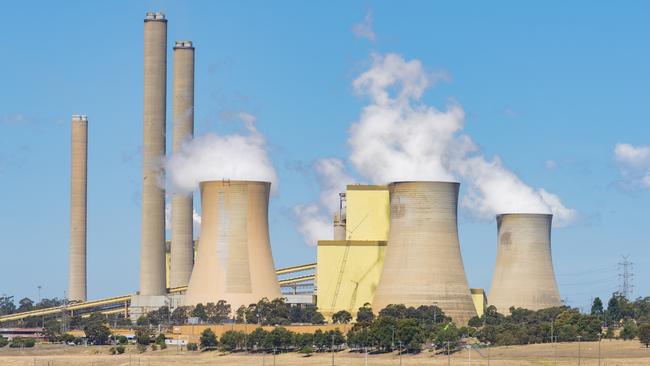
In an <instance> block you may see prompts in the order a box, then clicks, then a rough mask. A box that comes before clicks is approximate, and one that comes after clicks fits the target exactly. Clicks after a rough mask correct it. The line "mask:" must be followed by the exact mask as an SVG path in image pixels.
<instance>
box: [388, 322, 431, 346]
mask: <svg viewBox="0 0 650 366" xmlns="http://www.w3.org/2000/svg"><path fill="white" fill-rule="evenodd" d="M395 336H396V337H397V340H398V341H399V342H401V344H402V346H403V347H404V348H402V349H403V350H406V352H409V353H412V352H420V350H421V349H422V344H423V343H424V334H423V331H422V328H421V327H420V326H419V325H418V322H417V320H416V319H400V320H398V321H397V334H396V335H395Z"/></svg>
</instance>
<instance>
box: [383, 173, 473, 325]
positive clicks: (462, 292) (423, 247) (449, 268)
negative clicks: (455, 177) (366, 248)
mask: <svg viewBox="0 0 650 366" xmlns="http://www.w3.org/2000/svg"><path fill="white" fill-rule="evenodd" d="M459 186H460V184H459V183H448V182H397V183H391V184H389V185H388V190H389V193H390V232H389V235H388V248H387V249H386V259H385V262H384V269H383V272H382V274H381V278H380V280H379V284H378V285H377V291H376V292H375V297H374V300H373V303H372V307H373V309H374V310H375V311H379V310H381V309H383V308H385V307H386V306H387V305H389V304H404V305H406V306H414V307H417V306H420V305H436V306H438V307H440V308H441V309H442V310H443V311H444V312H445V314H446V315H447V316H451V317H452V318H453V320H454V322H455V323H456V324H467V322H468V321H469V319H470V318H471V317H473V316H475V315H476V309H475V308H474V303H473V302H472V296H471V294H470V290H469V286H468V285H467V278H466V277H465V269H464V268H463V260H462V257H461V254H460V243H459V240H458V226H457V218H456V215H457V205H458V189H459Z"/></svg>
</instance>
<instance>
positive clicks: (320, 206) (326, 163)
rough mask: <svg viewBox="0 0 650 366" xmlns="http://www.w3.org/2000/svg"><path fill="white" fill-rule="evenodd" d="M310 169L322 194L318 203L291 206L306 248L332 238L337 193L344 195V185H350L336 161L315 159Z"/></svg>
mask: <svg viewBox="0 0 650 366" xmlns="http://www.w3.org/2000/svg"><path fill="white" fill-rule="evenodd" d="M313 168H314V171H315V172H316V179H317V181H318V186H319V188H320V192H321V193H320V201H319V202H318V203H315V202H312V203H309V204H307V205H298V206H294V207H293V214H294V216H295V218H296V220H297V222H298V231H299V232H300V234H301V235H302V236H303V238H304V240H305V243H307V244H309V245H316V243H317V242H318V240H331V239H332V238H333V227H332V215H333V213H334V212H335V211H337V210H338V208H339V193H341V192H345V187H346V185H347V184H350V183H351V182H353V179H352V178H351V177H350V176H349V175H347V174H346V173H345V166H344V164H343V162H342V161H341V160H339V159H336V158H326V159H320V160H317V161H316V162H315V163H314V164H313Z"/></svg>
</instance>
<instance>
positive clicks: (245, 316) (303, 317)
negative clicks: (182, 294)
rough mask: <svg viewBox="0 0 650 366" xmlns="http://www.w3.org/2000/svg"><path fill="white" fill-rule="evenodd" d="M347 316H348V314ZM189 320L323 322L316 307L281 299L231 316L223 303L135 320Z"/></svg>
mask: <svg viewBox="0 0 650 366" xmlns="http://www.w3.org/2000/svg"><path fill="white" fill-rule="evenodd" d="M348 314H349V313H348ZM189 318H196V319H198V320H199V321H200V322H201V323H207V324H222V323H231V322H234V323H241V324H259V325H288V324H295V323H303V324H323V323H325V318H324V317H323V314H321V313H320V312H318V310H317V309H316V307H313V306H308V307H300V306H290V305H289V304H287V303H286V302H285V300H284V299H282V298H278V299H274V300H270V301H269V300H268V299H267V298H263V299H261V300H260V301H258V302H257V303H255V304H250V305H248V306H242V307H240V308H239V309H237V310H236V311H235V312H234V313H232V311H231V306H230V304H228V303H227V302H225V301H223V300H221V301H218V302H217V303H211V302H210V303H207V304H197V305H196V306H181V307H177V308H176V309H174V311H170V310H169V307H167V306H163V307H161V308H159V309H158V310H154V311H151V312H149V313H147V315H143V316H141V317H140V318H138V320H137V324H138V325H153V326H158V325H183V324H187V322H188V319H189Z"/></svg>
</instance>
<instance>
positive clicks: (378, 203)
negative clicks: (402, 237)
mask: <svg viewBox="0 0 650 366" xmlns="http://www.w3.org/2000/svg"><path fill="white" fill-rule="evenodd" d="M345 197H346V209H345V215H343V217H345V218H346V221H345V232H346V235H345V237H346V240H321V241H319V242H318V253H317V263H318V266H317V269H316V294H317V306H318V309H319V310H320V311H321V312H322V313H323V315H324V316H325V317H327V318H330V317H331V316H332V314H334V313H336V312H337V311H340V310H347V311H349V312H350V313H352V314H353V316H354V315H356V312H357V310H358V309H359V308H360V307H362V306H363V305H364V304H365V303H371V302H372V298H373V296H374V293H375V289H376V288H377V284H378V282H379V276H380V275H381V271H382V268H383V265H384V255H385V252H386V243H387V240H388V230H389V223H390V205H389V197H388V188H387V187H386V186H369V185H349V186H347V190H346V194H345Z"/></svg>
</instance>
